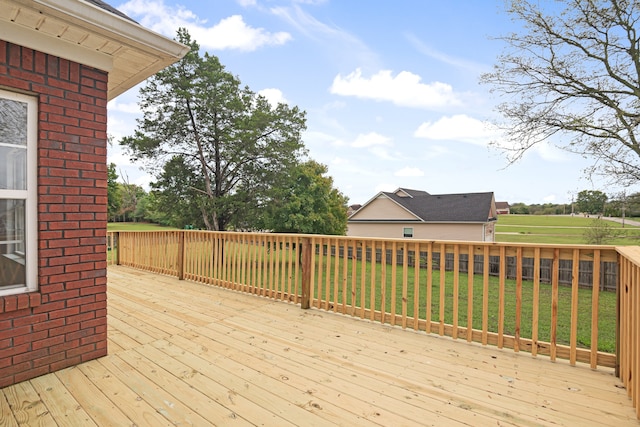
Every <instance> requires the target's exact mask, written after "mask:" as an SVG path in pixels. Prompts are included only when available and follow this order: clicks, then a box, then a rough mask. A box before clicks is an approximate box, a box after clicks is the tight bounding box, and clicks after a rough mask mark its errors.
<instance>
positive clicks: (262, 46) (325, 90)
mask: <svg viewBox="0 0 640 427" xmlns="http://www.w3.org/2000/svg"><path fill="white" fill-rule="evenodd" d="M110 3H111V4H112V5H113V6H115V7H117V8H118V9H119V10H120V11H122V12H124V13H125V14H127V15H128V16H130V17H131V18H133V19H134V20H136V21H137V22H139V23H140V24H142V25H143V26H145V27H147V28H149V29H151V30H153V31H155V32H158V33H160V34H163V35H165V36H167V37H170V38H174V37H175V36H176V31H177V29H178V28H180V27H184V28H187V30H188V31H189V34H190V35H191V37H192V39H194V40H195V41H197V42H198V43H199V44H200V47H201V53H203V52H204V51H206V52H209V53H210V54H213V55H216V56H217V57H218V58H219V59H220V61H221V63H222V64H223V65H224V66H225V67H226V69H227V71H229V72H231V73H232V74H234V75H235V76H237V77H238V78H239V79H240V80H241V82H242V84H243V86H244V85H246V86H248V87H249V88H250V89H251V90H253V91H254V92H257V93H260V94H262V95H264V96H265V97H266V98H267V99H268V100H269V101H270V102H272V103H273V104H274V105H275V104H277V103H278V102H286V103H288V104H289V105H291V106H294V105H295V106H298V107H299V108H300V109H302V110H304V111H306V114H307V116H306V117H307V130H306V131H305V132H304V134H303V141H304V144H305V146H306V148H307V149H308V152H309V157H310V158H312V159H314V160H316V161H318V162H320V163H323V164H325V165H327V167H328V175H329V176H331V177H332V178H333V180H334V186H335V187H336V188H337V189H338V190H340V191H341V192H342V193H343V194H344V195H346V196H347V197H348V198H349V204H364V203H365V202H367V201H368V200H370V199H371V198H373V197H374V196H375V195H376V194H377V193H379V192H380V191H393V190H395V189H396V188H399V187H403V188H411V189H417V190H423V191H427V192H428V193H431V194H452V193H472V192H493V193H494V195H495V199H496V201H506V202H509V203H511V204H513V203H516V202H521V203H526V204H542V203H570V201H571V200H572V198H575V197H576V195H577V193H578V192H580V191H582V190H600V191H603V192H605V193H607V194H609V195H612V194H613V192H614V190H615V189H613V188H611V187H608V186H606V185H605V184H604V183H602V182H592V181H590V180H589V179H587V178H586V177H585V174H584V169H585V168H586V167H587V166H589V165H590V164H591V161H590V160H588V159H584V158H582V157H581V156H578V155H575V154H570V153H568V152H565V151H562V150H560V149H558V148H556V147H554V146H553V145H550V144H544V145H540V146H538V147H536V148H535V149H532V150H530V151H529V152H527V153H526V154H525V156H524V157H523V158H522V159H521V160H520V161H518V162H517V163H515V164H512V165H509V163H508V161H507V157H506V154H504V153H502V152H501V151H499V150H498V149H497V148H495V147H494V146H493V145H491V144H490V143H491V142H492V141H494V142H500V134H499V133H498V132H497V131H496V130H495V128H494V127H493V126H492V125H491V121H492V120H493V119H495V118H497V117H498V115H497V114H498V113H497V112H496V110H495V105H496V104H497V103H499V102H500V99H499V98H497V97H496V95H494V94H490V93H489V89H490V87H488V86H486V85H481V84H480V83H479V77H480V75H481V74H482V73H485V72H489V71H491V69H492V67H493V66H494V64H495V63H496V60H497V56H498V55H499V54H500V53H501V52H503V50H504V45H503V44H502V42H501V41H500V40H497V39H496V38H497V37H499V36H501V35H505V34H507V33H509V32H512V31H519V27H518V25H519V24H518V23H515V22H513V21H512V20H511V18H510V17H509V16H508V15H507V14H506V13H505V12H504V11H503V4H504V3H503V1H501V0H495V1H489V0H487V1H477V0H452V1H437V0H394V1H388V0H368V1H366V2H365V1H355V0H351V1H349V0H216V1H200V0H181V1H174V0H131V1H127V2H118V1H116V0H111V1H110ZM140 87H141V85H139V86H137V87H135V88H133V89H131V90H129V91H128V92H126V93H124V94H122V95H120V96H119V97H118V98H116V99H115V100H113V101H111V102H110V103H109V104H108V111H109V118H108V132H109V135H110V136H112V137H113V139H114V144H113V145H112V146H111V147H109V152H108V161H109V162H113V163H115V164H116V167H117V171H118V172H119V175H121V177H123V178H122V179H121V180H126V181H127V182H129V183H132V184H138V185H141V186H142V187H144V188H145V189H147V190H148V189H149V183H150V182H151V181H152V180H153V177H152V176H150V175H148V174H147V173H146V172H145V171H144V170H142V169H141V167H140V165H137V164H134V163H132V162H131V161H130V159H129V157H128V155H127V153H126V152H124V151H123V150H122V148H121V147H119V146H118V144H117V141H118V140H119V139H121V138H122V137H124V136H128V135H132V134H133V132H134V130H135V129H136V119H137V118H140V117H141V114H140V110H139V108H138V104H137V103H138V92H139V89H140ZM627 191H628V192H629V190H627ZM635 191H638V190H635Z"/></svg>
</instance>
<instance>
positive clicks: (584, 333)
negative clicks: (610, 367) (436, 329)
mask: <svg viewBox="0 0 640 427" xmlns="http://www.w3.org/2000/svg"><path fill="white" fill-rule="evenodd" d="M326 262H327V258H326V257H325V259H324V260H323V265H322V266H317V267H316V276H317V274H318V269H319V268H321V269H322V272H323V274H324V273H325V272H326ZM330 262H331V263H332V265H330V267H329V269H330V273H329V274H330V280H329V283H330V286H329V289H327V288H326V283H324V282H326V276H324V277H323V278H322V282H323V283H322V289H321V290H320V292H321V296H322V297H324V296H325V295H326V294H328V295H329V296H330V297H331V298H332V297H333V295H334V287H333V286H334V285H333V283H338V284H341V283H346V284H347V286H346V289H345V290H346V292H347V295H346V301H347V304H353V305H355V306H360V301H361V296H362V294H363V293H364V301H365V308H366V309H370V308H371V292H372V291H373V292H375V301H374V309H375V310H381V308H382V307H381V299H382V298H381V296H382V294H383V292H384V295H385V298H384V299H385V306H384V310H386V312H388V313H391V312H392V311H395V313H397V314H400V313H402V311H403V288H402V276H403V273H402V268H401V266H398V267H397V271H396V289H395V301H396V307H395V310H393V307H392V303H391V300H392V295H393V294H394V290H393V289H392V285H391V283H392V277H393V272H392V266H391V265H387V266H386V269H385V270H386V272H385V276H384V277H383V275H382V272H381V265H380V264H376V271H375V280H374V283H373V286H372V283H371V268H372V264H371V263H370V262H366V264H365V267H364V269H365V274H364V276H362V274H361V271H362V263H361V261H357V263H356V268H355V271H356V276H357V283H356V287H355V297H352V295H351V287H350V286H351V285H350V283H351V272H352V268H351V265H350V263H349V265H348V272H347V276H346V278H345V277H342V267H339V268H338V271H339V273H338V277H337V280H336V277H335V276H334V268H333V263H334V262H335V258H334V257H330ZM362 277H364V279H362ZM407 277H408V278H409V283H408V286H407V289H406V297H405V298H404V301H406V308H405V309H406V311H407V313H408V316H410V317H411V316H413V313H414V301H415V299H414V296H415V291H414V286H413V278H414V268H413V267H409V269H408V272H407ZM317 279H318V278H317V277H316V280H315V284H316V290H315V291H314V294H315V296H316V297H317V287H318V280H317ZM419 283H420V287H419V290H418V301H419V302H418V304H419V306H418V312H419V316H420V318H421V319H425V318H426V312H427V296H426V283H427V271H426V269H424V268H422V269H420V277H419ZM444 283H445V284H444V299H443V301H444V311H443V313H444V315H443V316H442V317H443V319H444V323H445V324H450V325H451V324H453V320H454V307H453V306H454V274H453V273H452V272H446V273H445V281H444ZM468 284H469V279H468V275H467V274H463V273H461V274H460V278H459V281H458V315H457V319H458V324H459V326H467V324H468V322H467V305H468V295H469V293H468V286H469V285H468ZM539 289H540V290H539V294H538V295H539V311H538V340H540V341H546V342H550V340H551V301H552V300H551V295H552V286H551V284H548V283H541V284H540V288H539ZM342 292H343V288H342V287H341V286H340V287H339V288H338V290H337V294H338V299H337V303H340V302H341V301H342ZM517 294H518V289H517V285H516V281H515V280H506V282H505V292H504V333H505V334H506V335H515V330H516V318H517V316H516V295H517ZM440 295H441V289H440V272H439V271H435V270H434V272H433V275H432V291H431V307H430V309H431V320H432V321H435V322H438V321H440V319H441V315H440V300H441V297H440ZM521 295H522V308H521V318H520V336H521V337H522V338H531V337H532V323H533V308H532V307H533V299H534V290H533V282H531V281H523V283H522V287H521ZM488 296H489V298H488V302H489V306H488V311H487V314H488V330H489V331H492V332H497V331H498V309H499V302H500V298H499V278H498V277H495V276H491V277H490V278H489V286H488ZM483 297H484V295H483V279H482V276H481V275H476V276H474V280H473V328H474V329H478V330H482V321H483V313H482V307H483ZM558 298H559V303H558V305H559V307H558V324H557V327H558V335H557V342H558V344H564V345H569V342H570V332H571V331H570V325H571V287H569V286H559V287H558ZM591 304H592V291H591V289H586V288H584V289H583V288H581V289H579V291H578V327H577V343H578V346H579V347H589V346H590V345H591ZM598 312H599V321H598V349H599V350H600V351H605V352H615V316H616V294H615V293H614V292H600V297H599V309H598Z"/></svg>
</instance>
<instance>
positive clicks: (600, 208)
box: [509, 190, 640, 217]
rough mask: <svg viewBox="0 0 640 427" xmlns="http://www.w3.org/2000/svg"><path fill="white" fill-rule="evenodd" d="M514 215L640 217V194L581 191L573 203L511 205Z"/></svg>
mask: <svg viewBox="0 0 640 427" xmlns="http://www.w3.org/2000/svg"><path fill="white" fill-rule="evenodd" d="M509 207H510V212H511V213H512V214H520V215H568V214H571V213H576V214H577V213H590V214H604V215H605V216H617V217H621V216H623V212H624V215H625V216H627V217H640V193H633V194H629V195H626V194H624V193H622V194H613V195H606V194H604V193H602V192H600V191H591V190H589V191H587V190H585V191H581V192H580V193H578V195H577V197H576V199H575V200H574V201H573V202H572V203H562V204H556V203H544V204H535V203H534V204H531V205H528V204H525V203H511V204H510V205H509Z"/></svg>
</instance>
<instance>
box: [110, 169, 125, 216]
mask: <svg viewBox="0 0 640 427" xmlns="http://www.w3.org/2000/svg"><path fill="white" fill-rule="evenodd" d="M121 206H122V197H121V193H120V184H119V183H118V172H117V171H116V165H115V163H110V164H109V166H108V168H107V217H108V218H109V221H114V220H115V218H116V217H117V216H118V214H119V213H120V207H121Z"/></svg>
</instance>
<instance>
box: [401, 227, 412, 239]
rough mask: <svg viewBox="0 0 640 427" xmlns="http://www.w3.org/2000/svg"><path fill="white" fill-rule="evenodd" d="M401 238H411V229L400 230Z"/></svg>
mask: <svg viewBox="0 0 640 427" xmlns="http://www.w3.org/2000/svg"><path fill="white" fill-rule="evenodd" d="M402 237H413V227H404V228H403V229H402Z"/></svg>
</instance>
